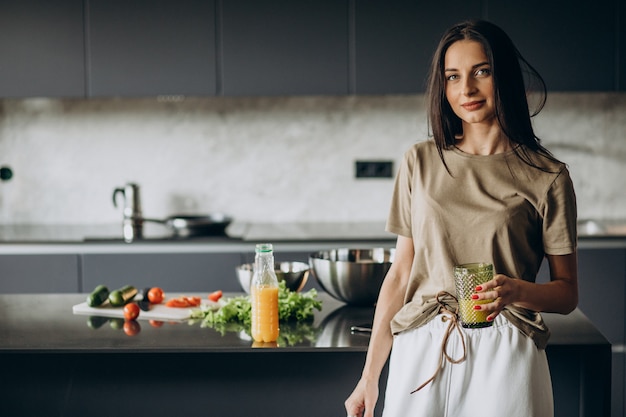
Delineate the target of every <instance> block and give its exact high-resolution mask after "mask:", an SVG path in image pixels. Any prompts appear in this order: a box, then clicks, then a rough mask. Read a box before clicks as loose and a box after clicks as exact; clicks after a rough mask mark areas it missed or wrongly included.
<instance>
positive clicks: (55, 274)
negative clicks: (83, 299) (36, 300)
mask: <svg viewBox="0 0 626 417" xmlns="http://www.w3.org/2000/svg"><path fill="white" fill-rule="evenodd" d="M78 259H79V256H78V255H73V254H67V255H63V254H56V255H55V254H51V255H48V254H35V255H32V254H27V255H0V293H2V294H17V293H76V292H79V285H80V284H79V282H80V280H79V276H78V270H79V268H78V262H79V261H78Z"/></svg>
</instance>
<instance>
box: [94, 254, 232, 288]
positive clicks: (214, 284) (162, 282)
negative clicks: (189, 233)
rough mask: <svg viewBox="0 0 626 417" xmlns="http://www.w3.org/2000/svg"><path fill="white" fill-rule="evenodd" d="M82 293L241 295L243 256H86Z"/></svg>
mask: <svg viewBox="0 0 626 417" xmlns="http://www.w3.org/2000/svg"><path fill="white" fill-rule="evenodd" d="M82 258H83V270H82V275H83V277H82V278H83V279H82V284H83V286H82V291H83V292H89V291H91V290H92V289H93V288H95V287H96V286H97V285H99V284H104V285H106V286H108V287H109V288H119V287H121V286H124V285H127V284H128V285H133V286H135V287H137V288H140V289H141V288H142V287H162V288H163V289H164V290H165V291H172V292H185V291H189V292H191V291H197V292H207V291H213V290H218V289H221V290H223V291H241V287H240V286H239V282H238V280H237V274H236V272H235V268H236V266H237V265H239V264H241V263H242V255H241V254H240V253H238V252H237V253H176V254H174V253H132V254H86V255H83V256H82Z"/></svg>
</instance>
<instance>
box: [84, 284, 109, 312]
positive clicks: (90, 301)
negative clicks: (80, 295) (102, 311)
mask: <svg viewBox="0 0 626 417" xmlns="http://www.w3.org/2000/svg"><path fill="white" fill-rule="evenodd" d="M108 297H109V289H108V288H107V287H105V286H104V285H98V286H97V287H96V288H95V289H94V290H93V291H92V292H91V294H89V295H88V296H87V305H88V306H89V307H98V306H101V305H102V304H103V303H104V302H105V301H106V300H107V298H108Z"/></svg>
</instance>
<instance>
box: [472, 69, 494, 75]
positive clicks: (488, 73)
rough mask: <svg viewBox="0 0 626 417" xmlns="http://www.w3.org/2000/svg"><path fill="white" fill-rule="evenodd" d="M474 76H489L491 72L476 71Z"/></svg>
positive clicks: (487, 70) (485, 70)
mask: <svg viewBox="0 0 626 417" xmlns="http://www.w3.org/2000/svg"><path fill="white" fill-rule="evenodd" d="M476 75H478V76H481V75H483V76H487V75H491V70H490V69H489V68H481V69H479V70H478V71H476Z"/></svg>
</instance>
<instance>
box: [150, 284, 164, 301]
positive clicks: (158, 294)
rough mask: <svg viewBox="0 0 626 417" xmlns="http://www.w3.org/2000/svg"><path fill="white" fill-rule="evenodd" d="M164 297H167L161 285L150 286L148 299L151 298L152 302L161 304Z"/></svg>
mask: <svg viewBox="0 0 626 417" xmlns="http://www.w3.org/2000/svg"><path fill="white" fill-rule="evenodd" d="M163 298H165V293H164V292H163V290H162V289H161V288H159V287H154V288H150V291H148V300H150V302H151V303H152V304H161V303H162V302H163Z"/></svg>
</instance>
